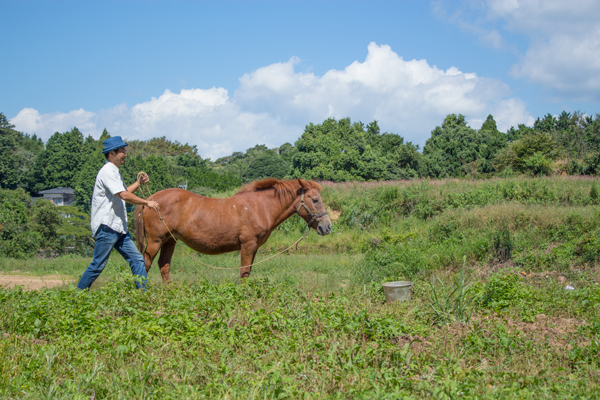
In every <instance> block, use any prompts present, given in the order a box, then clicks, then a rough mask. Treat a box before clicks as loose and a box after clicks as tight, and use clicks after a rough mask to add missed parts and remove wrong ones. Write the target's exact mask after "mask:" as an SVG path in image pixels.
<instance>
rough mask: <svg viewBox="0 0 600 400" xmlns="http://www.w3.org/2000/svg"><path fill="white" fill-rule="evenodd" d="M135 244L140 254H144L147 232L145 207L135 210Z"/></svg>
mask: <svg viewBox="0 0 600 400" xmlns="http://www.w3.org/2000/svg"><path fill="white" fill-rule="evenodd" d="M135 242H136V244H137V248H138V250H139V251H140V253H143V252H144V245H145V244H146V230H145V229H144V206H139V207H136V209H135Z"/></svg>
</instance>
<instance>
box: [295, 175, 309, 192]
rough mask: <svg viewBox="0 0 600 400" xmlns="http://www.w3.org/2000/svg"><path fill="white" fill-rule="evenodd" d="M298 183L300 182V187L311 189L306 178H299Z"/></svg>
mask: <svg viewBox="0 0 600 400" xmlns="http://www.w3.org/2000/svg"><path fill="white" fill-rule="evenodd" d="M298 183H299V184H300V187H301V188H302V189H306V190H308V189H310V186H309V184H308V182H306V181H305V180H304V179H302V178H298Z"/></svg>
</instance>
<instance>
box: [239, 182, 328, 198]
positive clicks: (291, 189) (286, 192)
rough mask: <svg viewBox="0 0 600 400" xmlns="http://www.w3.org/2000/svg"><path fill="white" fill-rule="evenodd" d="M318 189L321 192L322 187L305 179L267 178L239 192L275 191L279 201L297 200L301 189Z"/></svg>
mask: <svg viewBox="0 0 600 400" xmlns="http://www.w3.org/2000/svg"><path fill="white" fill-rule="evenodd" d="M302 188H304V189H316V190H318V191H321V185H319V184H318V183H317V182H314V181H306V180H304V179H288V180H282V179H277V178H267V179H262V180H260V181H254V182H250V183H248V184H246V185H244V186H242V188H241V189H240V190H239V191H238V192H237V193H238V194H240V193H248V192H262V191H265V190H274V191H275V196H276V197H277V198H279V199H284V198H287V197H293V198H295V197H296V195H297V193H298V190H299V189H302Z"/></svg>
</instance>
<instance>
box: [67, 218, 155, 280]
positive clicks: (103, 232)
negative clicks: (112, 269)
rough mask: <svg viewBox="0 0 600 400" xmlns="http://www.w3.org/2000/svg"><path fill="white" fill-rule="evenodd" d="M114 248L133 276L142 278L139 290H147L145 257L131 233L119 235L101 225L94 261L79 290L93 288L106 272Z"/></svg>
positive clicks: (88, 268) (82, 278)
mask: <svg viewBox="0 0 600 400" xmlns="http://www.w3.org/2000/svg"><path fill="white" fill-rule="evenodd" d="M113 248H115V249H117V251H118V252H119V253H121V255H122V256H123V258H124V259H125V261H127V262H128V263H129V266H130V267H131V272H132V273H133V275H134V276H139V277H141V278H142V283H141V285H140V283H139V282H137V281H136V282H135V285H136V286H137V288H138V289H139V288H140V287H142V288H144V289H145V288H146V281H147V280H148V275H147V274H146V265H145V263H144V257H142V255H141V254H140V252H139V251H138V249H137V247H135V244H134V243H133V240H131V235H130V234H129V232H127V234H123V233H118V232H115V231H113V230H112V229H110V228H109V227H108V226H106V225H100V228H98V232H97V233H96V245H95V246H94V259H93V260H92V263H91V264H90V265H89V267H87V269H86V270H85V272H84V273H83V275H82V276H81V279H80V280H79V283H78V284H77V288H78V289H87V288H89V287H90V286H92V283H94V281H95V280H96V278H98V275H100V273H101V272H102V271H103V270H104V267H106V263H107V262H108V257H109V256H110V252H111V251H112V249H113Z"/></svg>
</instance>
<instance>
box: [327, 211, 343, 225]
mask: <svg viewBox="0 0 600 400" xmlns="http://www.w3.org/2000/svg"><path fill="white" fill-rule="evenodd" d="M326 211H327V214H329V219H330V220H331V222H335V221H337V220H338V219H339V218H340V215H342V212H341V211H336V210H332V209H331V208H329V207H327V210H326Z"/></svg>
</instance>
